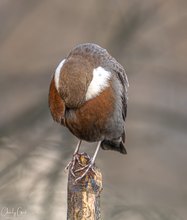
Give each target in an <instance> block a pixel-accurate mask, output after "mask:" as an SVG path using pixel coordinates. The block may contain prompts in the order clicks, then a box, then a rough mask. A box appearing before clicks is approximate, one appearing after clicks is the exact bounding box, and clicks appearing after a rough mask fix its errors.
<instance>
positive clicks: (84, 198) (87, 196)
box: [67, 153, 102, 220]
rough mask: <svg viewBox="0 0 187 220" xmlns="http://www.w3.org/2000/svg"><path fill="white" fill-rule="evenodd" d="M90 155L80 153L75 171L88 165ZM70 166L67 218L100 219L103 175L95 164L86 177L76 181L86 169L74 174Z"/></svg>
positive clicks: (75, 219)
mask: <svg viewBox="0 0 187 220" xmlns="http://www.w3.org/2000/svg"><path fill="white" fill-rule="evenodd" d="M89 161H90V157H89V156H88V155H87V154H86V153H82V154H78V156H77V159H76V161H75V166H74V169H73V172H74V173H75V171H76V170H77V169H80V168H82V167H84V166H86V165H87V164H88V163H89ZM70 169H71V167H70V168H69V174H68V210H67V220H100V219H101V211H100V193H101V190H102V175H101V172H100V171H99V169H98V168H97V167H95V165H94V166H93V170H94V172H93V170H92V169H90V170H89V171H88V173H87V174H86V176H85V177H83V178H82V179H81V180H79V181H77V182H76V181H75V180H76V178H78V177H80V176H81V175H82V174H83V172H84V170H82V171H79V172H76V173H75V176H73V175H72V173H71V171H70Z"/></svg>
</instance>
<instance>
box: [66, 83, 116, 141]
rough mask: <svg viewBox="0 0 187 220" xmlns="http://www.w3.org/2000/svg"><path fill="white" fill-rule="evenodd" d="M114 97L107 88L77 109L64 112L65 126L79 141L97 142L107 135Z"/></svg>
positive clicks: (113, 106)
mask: <svg viewBox="0 0 187 220" xmlns="http://www.w3.org/2000/svg"><path fill="white" fill-rule="evenodd" d="M114 108H115V96H114V91H113V89H112V87H107V88H106V89H105V90H104V91H102V92H101V93H100V94H99V95H98V96H96V97H95V98H93V99H90V100H88V101H86V102H85V103H84V104H83V105H82V106H81V107H80V108H78V109H69V110H66V114H65V118H66V126H67V127H68V128H69V129H70V131H71V132H72V133H73V134H74V135H75V136H77V137H78V138H80V139H83V140H86V141H98V140H101V139H103V138H104V137H105V136H106V133H107V122H108V121H109V119H110V117H112V114H113V112H114Z"/></svg>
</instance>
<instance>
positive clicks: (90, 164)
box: [74, 159, 95, 182]
mask: <svg viewBox="0 0 187 220" xmlns="http://www.w3.org/2000/svg"><path fill="white" fill-rule="evenodd" d="M93 165H94V160H93V159H92V160H89V163H88V164H86V165H85V166H83V167H81V168H79V169H77V170H75V171H74V173H78V172H81V171H84V170H85V171H84V172H83V173H82V174H81V176H79V177H78V178H76V179H75V182H78V181H80V180H81V179H82V178H83V177H85V176H86V175H87V173H88V172H89V170H91V171H92V172H93V173H94V174H95V170H94V168H93Z"/></svg>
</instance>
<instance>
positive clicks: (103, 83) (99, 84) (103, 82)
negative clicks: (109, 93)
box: [86, 66, 111, 100]
mask: <svg viewBox="0 0 187 220" xmlns="http://www.w3.org/2000/svg"><path fill="white" fill-rule="evenodd" d="M110 77H111V72H108V71H106V70H105V69H104V68H103V67H101V66H99V67H97V68H96V69H94V70H93V78H92V81H91V83H90V85H89V86H88V90H87V92H86V100H89V99H92V98H94V97H96V96H97V95H99V93H101V92H102V91H103V90H104V89H105V88H106V87H108V86H109V79H110Z"/></svg>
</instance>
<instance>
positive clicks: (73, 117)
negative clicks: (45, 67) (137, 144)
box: [49, 43, 129, 178]
mask: <svg viewBox="0 0 187 220" xmlns="http://www.w3.org/2000/svg"><path fill="white" fill-rule="evenodd" d="M128 85H129V84H128V79H127V76H126V73H125V70H124V68H123V67H122V66H121V65H120V64H119V63H118V62H117V61H116V60H115V59H114V58H113V57H112V56H111V55H110V54H109V53H108V52H107V50H105V49H103V48H102V47H100V46H98V45H96V44H92V43H86V44H80V45H78V46H76V47H75V48H73V50H71V52H70V53H69V55H68V56H67V57H66V58H65V59H64V60H62V61H61V62H60V64H59V65H58V66H57V68H56V71H55V73H54V75H53V77H52V80H51V84H50V88H49V108H50V111H51V114H52V117H53V119H54V120H55V121H56V122H58V123H60V124H61V125H63V126H65V127H67V128H68V129H69V130H70V131H71V132H72V133H73V134H74V135H75V136H76V137H77V138H78V139H79V142H78V145H77V147H76V150H75V152H74V155H73V159H72V161H74V159H75V157H76V155H77V154H78V151H79V148H80V145H81V141H82V140H85V141H89V142H98V145H97V149H96V151H95V154H94V156H93V158H92V159H91V162H90V164H89V166H87V168H86V170H85V173H84V174H83V175H82V177H83V176H84V175H85V174H86V172H87V171H88V170H89V169H90V168H91V167H92V165H93V164H94V161H95V158H96V155H97V152H98V150H99V148H100V147H101V148H102V149H104V150H108V149H110V150H115V151H119V152H120V153H122V154H126V149H125V146H124V143H125V119H126V116H127V87H128ZM71 163H73V162H71ZM82 177H81V178H82Z"/></svg>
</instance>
